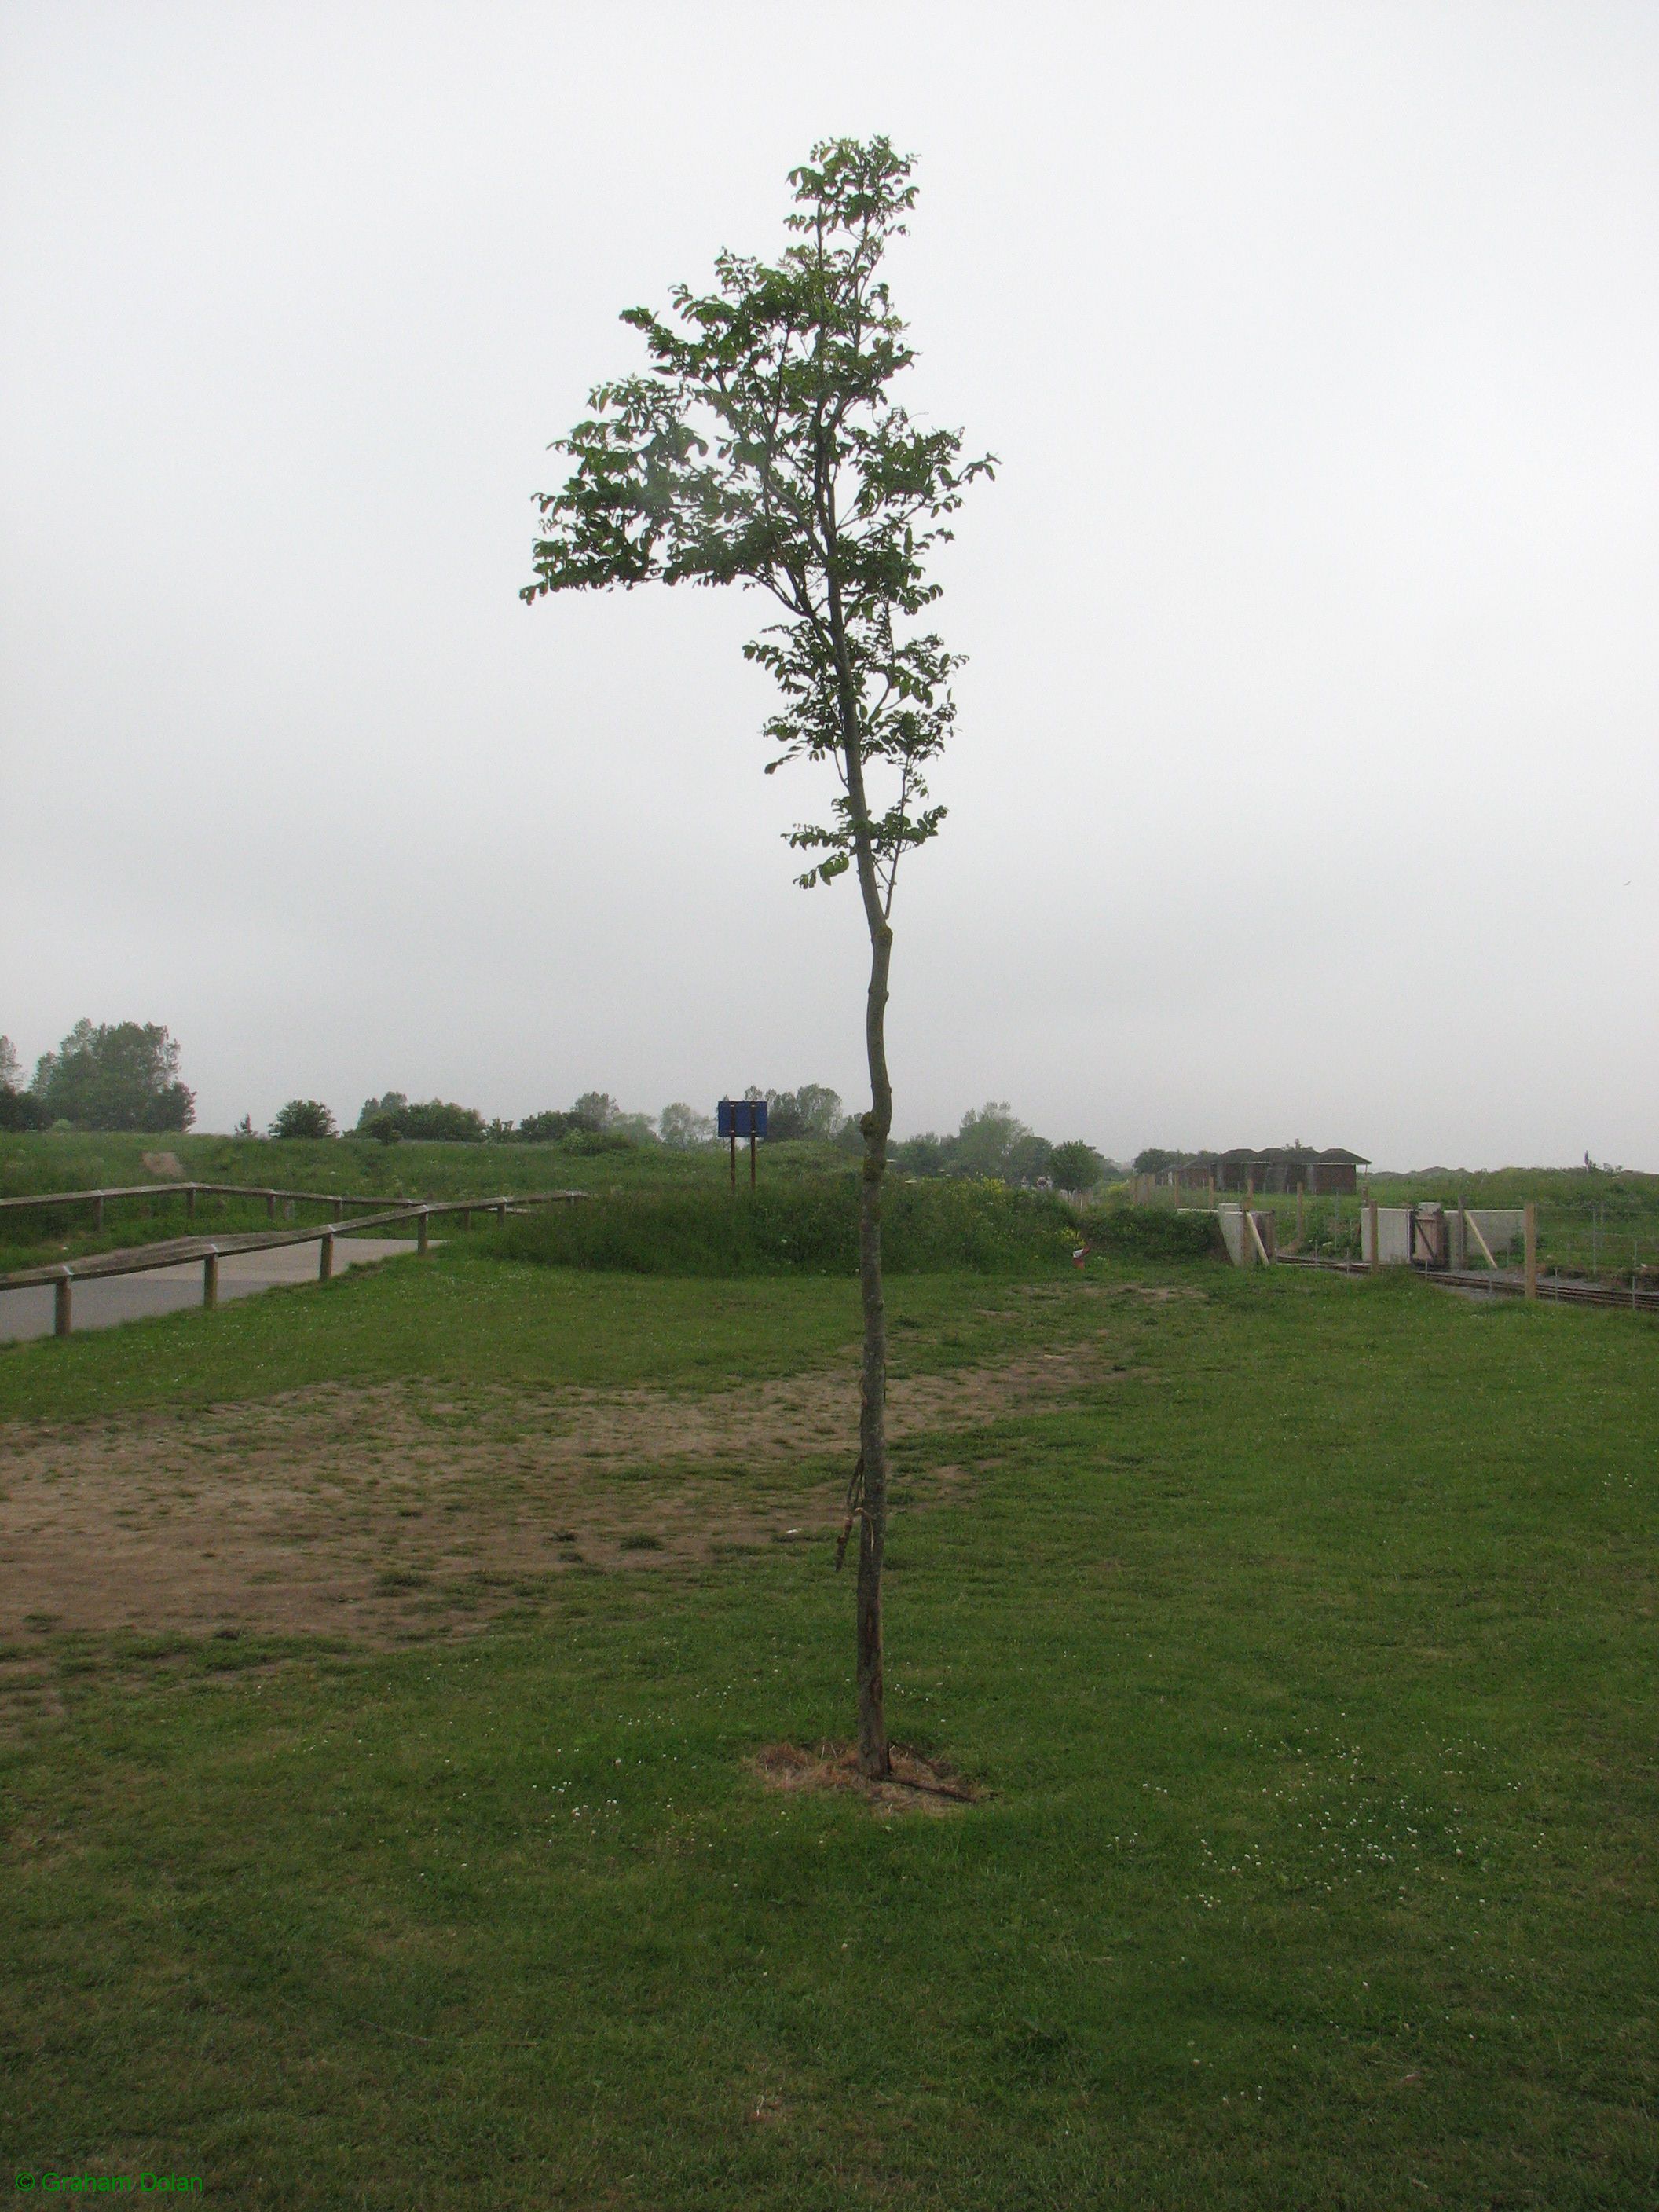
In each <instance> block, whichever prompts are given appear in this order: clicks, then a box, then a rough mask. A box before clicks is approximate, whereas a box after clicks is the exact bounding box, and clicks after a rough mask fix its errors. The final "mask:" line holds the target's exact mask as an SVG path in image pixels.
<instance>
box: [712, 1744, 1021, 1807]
mask: <svg viewBox="0 0 1659 2212" xmlns="http://www.w3.org/2000/svg"><path fill="white" fill-rule="evenodd" d="M888 1751H889V1756H890V1759H891V1761H892V1768H893V1771H892V1775H891V1777H890V1779H888V1780H886V1781H882V1782H871V1781H867V1780H866V1778H865V1777H864V1776H863V1775H862V1774H860V1772H859V1760H858V1748H857V1747H856V1745H854V1744H850V1743H821V1744H818V1745H817V1746H816V1747H814V1748H813V1749H811V1750H810V1751H809V1750H805V1749H803V1748H802V1747H801V1746H800V1745H799V1744H793V1743H769V1744H767V1745H765V1746H764V1747H763V1748H762V1749H761V1750H759V1751H757V1753H755V1756H754V1757H753V1758H752V1759H750V1761H749V1771H750V1773H751V1774H753V1775H754V1776H755V1777H756V1778H757V1780H758V1781H759V1782H761V1783H762V1784H763V1786H764V1787H765V1788H766V1789H768V1790H791V1791H793V1790H837V1791H842V1792H844V1793H845V1794H847V1795H848V1796H854V1797H862V1798H863V1799H864V1801H865V1802H866V1804H869V1805H873V1806H875V1807H876V1808H878V1810H879V1811H881V1812H884V1813H926V1814H932V1815H934V1816H937V1815H939V1814H944V1813H960V1812H963V1810H965V1809H966V1808H967V1807H968V1806H969V1805H975V1804H978V1803H979V1802H981V1799H982V1798H983V1796H984V1795H985V1792H984V1791H983V1790H981V1789H980V1788H978V1787H977V1785H976V1784H974V1783H972V1782H970V1781H969V1779H968V1778H967V1777H966V1776H965V1775H963V1774H959V1773H958V1772H957V1770H956V1768H955V1767H953V1766H952V1765H951V1764H950V1762H949V1761H948V1760H947V1759H927V1758H924V1757H923V1755H922V1753H921V1752H919V1751H912V1750H910V1749H909V1748H908V1747H907V1746H905V1745H903V1744H901V1743H895V1744H891V1745H890V1746H889V1747H888Z"/></svg>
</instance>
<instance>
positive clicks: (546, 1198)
mask: <svg viewBox="0 0 1659 2212" xmlns="http://www.w3.org/2000/svg"><path fill="white" fill-rule="evenodd" d="M587 1195H588V1194H587V1193H586V1191H585V1190H538V1191H530V1192H526V1193H525V1194H523V1195H521V1196H519V1197H498V1198H447V1199H418V1198H417V1199H411V1200H409V1202H408V1203H407V1204H400V1205H398V1206H397V1207H396V1209H395V1210H394V1211H392V1212H386V1213H374V1214H368V1215H365V1216H364V1217H363V1218H362V1219H360V1220H357V1221H326V1222H322V1223H319V1225H318V1226H317V1227H316V1228H315V1229H278V1230H274V1231H271V1232H270V1234H268V1235H267V1234H265V1233H264V1232H263V1231H258V1230H255V1231H251V1232H250V1233H248V1234H247V1235H246V1236H233V1237H171V1238H169V1240H168V1241H167V1243H165V1244H147V1245H143V1246H140V1247H138V1248H137V1249H134V1250H132V1251H130V1252H89V1253H88V1255H87V1256H86V1258H85V1259H83V1260H73V1261H69V1260H59V1261H54V1262H53V1263H52V1266H50V1267H21V1268H19V1269H18V1270H17V1271H16V1273H14V1274H9V1275H0V1291H27V1290H38V1289H40V1287H41V1286H42V1285H47V1284H52V1283H88V1282H96V1281H99V1280H100V1279H106V1278H107V1277H109V1276H112V1275H143V1274H149V1273H154V1271H155V1269H156V1268H158V1267H184V1266H185V1265H186V1264H187V1263H188V1262H190V1261H194V1260H205V1259H207V1258H208V1257H209V1256H210V1255H212V1254H215V1253H217V1254H221V1255H232V1254H234V1253H240V1252H274V1251H276V1250H279V1249H281V1248H282V1247H283V1245H286V1244H315V1243H319V1241H320V1240H321V1239H322V1238H323V1237H358V1236H361V1235H362V1232H363V1231H364V1230H365V1229H384V1228H386V1226H387V1225H388V1224H391V1223H399V1224H401V1225H404V1227H407V1225H408V1224H409V1223H410V1220H411V1219H416V1220H419V1219H420V1218H427V1219H430V1218H432V1217H433V1216H434V1215H435V1214H442V1213H494V1214H495V1215H496V1216H497V1218H502V1219H504V1218H506V1214H507V1208H508V1207H509V1206H559V1205H569V1204H572V1203H573V1202H574V1201H575V1200H579V1199H584V1198H586V1196H587Z"/></svg>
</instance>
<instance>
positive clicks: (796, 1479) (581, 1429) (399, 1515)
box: [0, 1347, 1122, 1643]
mask: <svg viewBox="0 0 1659 2212" xmlns="http://www.w3.org/2000/svg"><path fill="white" fill-rule="evenodd" d="M1121 1371H1122V1370H1117V1369H1115V1368H1113V1367H1111V1366H1110V1364H1109V1362H1108V1359H1107V1357H1106V1355H1105V1353H1104V1352H1103V1350H1102V1349H1098V1348H1093V1347H1085V1348H1083V1349H1074V1350H1072V1351H1067V1352H1055V1353H1038V1354H1034V1355H1032V1356H1030V1357H1027V1358H1022V1359H1019V1360H1016V1361H1012V1362H1008V1363H1005V1364H1001V1365H999V1366H995V1367H989V1366H980V1367H964V1368H961V1369H958V1370H954V1371H952V1372H948V1373H945V1374H941V1375H923V1376H912V1377H908V1378H901V1379H898V1380H896V1381H895V1383H893V1385H892V1393H891V1400H890V1422H889V1426H890V1435H891V1437H892V1438H893V1440H894V1441H895V1443H898V1444H900V1445H902V1443H904V1440H905V1439H906V1438H908V1437H921V1436H924V1435H927V1436H932V1435H934V1434H943V1435H947V1436H948V1435H950V1434H952V1433H957V1432H960V1431H970V1430H972V1429H974V1428H976V1427H981V1426H983V1425H986V1424H987V1423H989V1422H991V1421H994V1420H995V1419H999V1418H1000V1416H1002V1415H1003V1414H1006V1413H1010V1412H1012V1411H1017V1410H1019V1409H1022V1408H1023V1409H1026V1410H1029V1409H1030V1408H1031V1407H1035V1406H1040V1405H1042V1403H1044V1402H1047V1401H1053V1400H1057V1399H1060V1398H1062V1397H1065V1396H1067V1395H1071V1394H1072V1393H1073V1392H1074V1391H1075V1390H1077V1389H1079V1388H1081V1387H1083V1386H1084V1385H1085V1383H1097V1382H1101V1381H1103V1380H1110V1379H1114V1378H1115V1376H1118V1375H1119V1374H1121ZM857 1409H858V1396H857V1380H856V1376H854V1375H851V1374H848V1373H845V1372H839V1373H831V1374H814V1375H807V1376H792V1377H788V1378H786V1379H784V1380H781V1381H772V1382H765V1383H753V1384H744V1385H741V1386H739V1387H738V1388H735V1389H725V1390H720V1391H714V1392H711V1393H708V1394H707V1395H702V1396H699V1397H675V1396H672V1395H670V1394H669V1393H667V1392H665V1391H661V1390H653V1389H630V1390H610V1391H598V1390H577V1389H547V1390H541V1391H534V1390H524V1389H507V1388H499V1389H484V1390H481V1391H476V1392H467V1393H465V1394H458V1393H456V1392H454V1391H453V1390H450V1391H447V1390H444V1389H439V1388H435V1387H433V1386H428V1385H424V1384H418V1383H416V1384H410V1383H395V1384H386V1385H381V1386H378V1387H374V1388H366V1389H352V1388H349V1387H346V1386H344V1385H340V1384H325V1385H320V1386H318V1387H316V1388H313V1389H306V1390H299V1391H290V1392H286V1393H283V1394H282V1395H278V1396H276V1397H272V1398H270V1399H266V1400H264V1401H258V1402H255V1403H252V1404H247V1403H243V1404H238V1405H234V1406H225V1407H208V1408H205V1409H201V1410H197V1411H192V1412H189V1413H178V1414H173V1413H159V1414H158V1413H144V1414H137V1415H133V1416H131V1417H126V1418H122V1419H112V1420H101V1421H100V1420H94V1421H86V1422H77V1423H54V1424H41V1423H35V1424H29V1425H12V1426H11V1427H9V1429H7V1430H4V1431H0V1637H19V1638H22V1639H23V1640H24V1641H25V1642H27V1641H29V1640H31V1638H33V1636H36V1635H39V1634H41V1633H45V1632H46V1630H47V1627H48V1626H49V1627H50V1629H51V1630H52V1631H62V1632H66V1633H70V1634H75V1633H87V1632H93V1633H112V1632H136V1633H138V1634H144V1635H153V1634H155V1633H156V1632H165V1631H170V1630H185V1631H188V1632H195V1633H198V1634H211V1633H213V1632H223V1631H225V1630H228V1629H232V1628H234V1629H240V1630H243V1631H246V1632H255V1633H261V1632H263V1633H269V1634H276V1635H303V1634H316V1633H319V1632H321V1633H325V1634H328V1635H330V1636H336V1637H338V1636H345V1637H348V1638H353V1639H359V1640H367V1641H369V1642H374V1643H386V1642H396V1641H399V1640H401V1639H404V1638H409V1637H412V1636H420V1635H430V1634H433V1633H441V1632H450V1631H453V1630H454V1629H456V1628H458V1627H466V1626H482V1625H483V1622H484V1621H485V1620H489V1619H490V1618H492V1617H493V1616H495V1614H497V1613H501V1612H503V1611H505V1610H507V1609H509V1608H511V1607H514V1606H520V1605H524V1604H526V1603H534V1602H536V1601H539V1600H540V1599H542V1598H544V1597H545V1596H546V1595H547V1594H548V1593H549V1591H550V1589H551V1588H552V1587H553V1586H554V1584H555V1583H556V1582H557V1581H558V1580H559V1578H560V1577H563V1576H565V1575H568V1574H570V1573H573V1572H578V1573H579V1572H584V1571H587V1572H592V1571H626V1572H629V1573H642V1572H651V1571H660V1570H661V1569H663V1568H665V1567H671V1566H674V1565H688V1564H690V1565H705V1564H707V1563H708V1562H711V1561H713V1560H715V1559H722V1558H729V1557H731V1556H732V1555H733V1554H734V1553H741V1552H743V1551H745V1550H754V1549H757V1548H759V1547H763V1546H767V1545H770V1544H772V1543H775V1542H805V1541H813V1540H815V1539H817V1538H818V1537H820V1536H822V1537H823V1539H824V1540H825V1541H826V1542H828V1541H831V1540H832V1539H833V1534H834V1531H835V1529H836V1526H837V1525H838V1522H839V1518H840V1511H841V1508H842V1498H843V1496H844V1492H845V1486H846V1480H847V1469H846V1462H847V1460H848V1454H849V1446H850V1443H851V1440H852V1439H853V1438H854V1437H855V1435H856V1431H857ZM968 1480H969V1476H968V1475H967V1474H965V1473H964V1471H963V1468H962V1467H960V1466H958V1465H945V1464H940V1465H938V1466H933V1467H931V1468H930V1467H927V1466H921V1467H919V1468H915V1469H914V1470H912V1469H908V1468H905V1469H902V1470H901V1472H900V1474H899V1475H898V1477H897V1479H896V1484H895V1494H894V1506H895V1510H896V1513H898V1514H902V1513H903V1512H904V1511H905V1510H907V1509H909V1508H913V1507H915V1506H919V1505H922V1504H927V1503H929V1502H932V1501H933V1500H936V1499H938V1498H944V1497H946V1496H949V1495H951V1493H952V1492H956V1491H958V1490H960V1488H961V1487H962V1486H963V1484H964V1483H965V1482H967V1481H968ZM47 1615H50V1616H51V1619H50V1622H49V1624H48V1623H47V1622H46V1618H45V1617H46V1616H47ZM32 1617H33V1618H32Z"/></svg>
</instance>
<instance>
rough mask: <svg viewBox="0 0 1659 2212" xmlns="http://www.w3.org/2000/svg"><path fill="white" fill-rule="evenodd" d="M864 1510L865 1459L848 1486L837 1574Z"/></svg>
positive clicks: (860, 1463) (837, 1546) (860, 1458)
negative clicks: (850, 1538)
mask: <svg viewBox="0 0 1659 2212" xmlns="http://www.w3.org/2000/svg"><path fill="white" fill-rule="evenodd" d="M863 1508H864V1458H863V1455H862V1454H861V1453H860V1456H859V1463H858V1465H857V1466H856V1467H855V1468H854V1469H853V1475H852V1480H850V1481H849V1482H848V1486H847V1518H846V1519H845V1520H844V1521H843V1522H842V1524H841V1534H840V1537H839V1538H838V1539H837V1541H836V1573H837V1574H839V1573H840V1572H841V1571H842V1565H844V1564H845V1561H846V1559H847V1545H848V1539H849V1537H850V1536H851V1535H852V1534H853V1523H854V1522H855V1521H856V1520H857V1519H858V1517H859V1516H860V1513H861V1512H862V1510H863Z"/></svg>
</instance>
